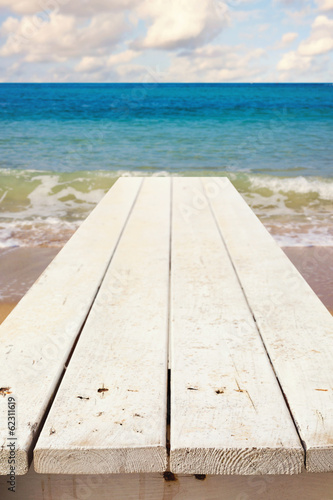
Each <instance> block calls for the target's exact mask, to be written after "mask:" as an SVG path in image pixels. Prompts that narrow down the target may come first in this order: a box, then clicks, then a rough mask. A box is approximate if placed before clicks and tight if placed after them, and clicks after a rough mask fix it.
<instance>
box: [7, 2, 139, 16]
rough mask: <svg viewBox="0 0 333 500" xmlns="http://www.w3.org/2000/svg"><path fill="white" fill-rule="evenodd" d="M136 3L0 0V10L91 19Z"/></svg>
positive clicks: (22, 13) (23, 13)
mask: <svg viewBox="0 0 333 500" xmlns="http://www.w3.org/2000/svg"><path fill="white" fill-rule="evenodd" d="M138 3H139V0H0V8H1V7H4V8H7V9H9V10H10V11H11V12H14V13H17V14H21V15H29V14H30V15H33V14H38V13H39V12H42V11H45V12H54V13H56V14H58V13H59V12H61V13H62V14H70V15H74V16H76V17H82V16H83V17H91V16H95V15H96V14H98V13H101V12H114V11H119V10H125V9H127V8H130V7H133V6H135V5H136V4H138Z"/></svg>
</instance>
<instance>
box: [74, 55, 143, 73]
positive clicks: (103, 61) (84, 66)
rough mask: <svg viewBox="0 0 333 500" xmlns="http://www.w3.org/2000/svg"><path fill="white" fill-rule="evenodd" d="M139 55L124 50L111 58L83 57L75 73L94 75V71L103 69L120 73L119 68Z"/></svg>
mask: <svg viewBox="0 0 333 500" xmlns="http://www.w3.org/2000/svg"><path fill="white" fill-rule="evenodd" d="M139 55H140V53H139V52H136V51H134V50H125V51H124V52H120V53H119V54H113V55H111V56H104V57H93V56H86V57H83V58H82V59H81V61H80V62H79V63H78V64H77V65H76V67H75V71H77V72H79V73H94V72H96V71H101V70H102V69H103V68H104V69H108V68H114V69H117V70H118V71H120V67H121V66H122V65H123V64H127V63H129V62H130V61H132V60H133V59H135V58H136V57H138V56H139Z"/></svg>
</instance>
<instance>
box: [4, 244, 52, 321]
mask: <svg viewBox="0 0 333 500" xmlns="http://www.w3.org/2000/svg"><path fill="white" fill-rule="evenodd" d="M59 250H60V249H59V248H16V247H15V248H9V249H4V250H0V323H2V321H3V320H4V319H5V318H6V316H7V315H8V314H9V313H10V312H11V311H12V309H13V308H14V307H15V305H16V304H17V303H18V302H19V300H20V299H21V298H22V297H23V295H24V294H25V293H26V292H27V291H28V290H29V288H30V287H31V286H32V285H33V284H34V282H35V281H36V279H37V278H38V277H39V276H40V274H41V273H42V272H43V271H44V269H45V268H46V267H47V266H48V265H49V264H50V262H51V261H52V260H53V259H54V257H55V256H56V255H57V253H58V252H59Z"/></svg>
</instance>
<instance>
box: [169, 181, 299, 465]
mask: <svg viewBox="0 0 333 500" xmlns="http://www.w3.org/2000/svg"><path fill="white" fill-rule="evenodd" d="M200 189H201V184H200V181H199V180H198V179H184V178H177V179H174V180H173V209H172V212H173V218H172V220H173V222H172V253H171V456H170V469H171V470H172V472H175V473H186V474H190V473H193V474H295V473H299V472H301V468H302V464H303V463H304V458H303V449H302V446H301V444H300V441H299V439H298V436H297V432H296V429H295V427H294V424H293V421H292V419H291V418H290V415H289V411H288V409H287V406H286V404H285V402H284V399H283V395H282V393H281V391H280V388H279V386H278V383H277V380H276V377H275V375H274V372H273V370H272V368H271V365H270V362H269V359H268V357H267V355H266V352H265V349H264V346H263V344H262V341H261V339H260V336H259V334H258V331H257V329H256V326H255V323H254V321H253V318H252V315H251V312H250V310H249V308H248V305H247V303H246V300H245V298H244V294H243V292H242V290H241V288H240V285H239V282H238V280H237V277H236V274H235V272H234V269H233V267H232V264H231V262H230V259H229V257H228V254H227V252H226V250H225V247H224V245H223V241H222V239H221V236H220V234H219V231H218V229H217V226H216V223H215V221H214V219H213V216H212V213H211V211H210V209H209V207H208V206H207V203H205V201H204V200H202V199H201V200H200V197H198V195H197V194H198V192H199V191H200Z"/></svg>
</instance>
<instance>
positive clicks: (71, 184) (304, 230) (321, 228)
mask: <svg viewBox="0 0 333 500" xmlns="http://www.w3.org/2000/svg"><path fill="white" fill-rule="evenodd" d="M151 175H153V176H169V175H198V176H200V175H214V176H216V175H217V172H216V171H213V170H212V171H206V170H202V171H200V172H199V171H192V172H177V173H175V174H173V173H171V174H170V173H168V172H166V171H158V172H154V173H151V172H145V171H139V170H137V171H136V172H132V171H123V170H119V171H112V172H111V171H110V172H103V171H96V172H73V173H68V174H66V173H58V172H55V173H53V172H41V171H13V170H9V169H7V170H4V169H0V248H6V247H8V248H9V247H12V246H15V245H19V246H40V245H43V246H61V245H62V244H63V243H64V242H65V241H66V240H67V239H68V237H69V236H70V235H71V234H72V233H73V232H74V231H75V229H76V228H77V227H78V225H79V224H80V222H81V221H82V220H84V219H85V218H86V217H87V216H88V215H89V213H90V212H91V210H92V209H93V208H94V206H95V205H96V204H97V203H98V202H99V201H100V200H101V199H102V197H103V196H104V194H105V193H106V192H107V191H108V189H109V188H110V186H111V185H112V184H113V182H114V180H115V179H116V178H118V177H121V176H124V177H133V176H151ZM221 175H228V176H229V178H230V179H231V181H232V182H233V183H234V185H235V187H236V188H237V189H238V190H239V191H240V192H241V194H242V196H243V197H244V198H245V200H246V201H247V203H248V204H249V205H250V207H251V208H252V209H253V210H254V212H255V213H256V214H257V215H258V216H259V217H260V219H261V221H262V222H263V223H264V224H265V225H266V226H267V227H268V229H269V230H270V231H271V232H272V233H273V234H274V237H275V238H276V240H277V241H278V242H279V244H280V245H282V246H285V245H333V234H332V230H331V229H330V227H333V205H332V203H331V202H332V201H333V179H323V178H319V177H301V176H299V177H293V178H287V177H284V178H282V177H273V176H268V175H256V174H251V173H244V172H243V173H240V172H239V173H235V172H233V173H230V172H225V173H223V172H221Z"/></svg>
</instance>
